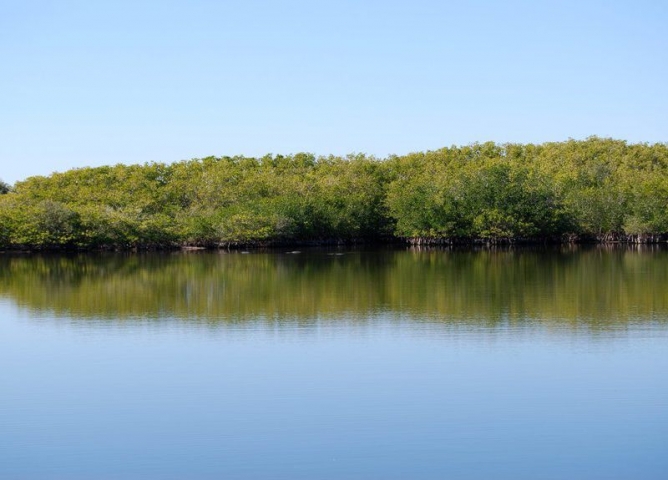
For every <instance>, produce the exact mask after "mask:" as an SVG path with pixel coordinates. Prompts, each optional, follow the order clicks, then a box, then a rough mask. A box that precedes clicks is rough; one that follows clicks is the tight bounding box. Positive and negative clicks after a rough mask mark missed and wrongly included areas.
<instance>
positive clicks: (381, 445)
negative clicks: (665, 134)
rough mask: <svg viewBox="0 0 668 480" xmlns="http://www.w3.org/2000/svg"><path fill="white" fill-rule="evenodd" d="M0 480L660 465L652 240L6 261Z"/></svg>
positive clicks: (659, 280)
mask: <svg viewBox="0 0 668 480" xmlns="http://www.w3.org/2000/svg"><path fill="white" fill-rule="evenodd" d="M0 366H1V367H2V368H1V369H0V478H2V479H4V478H7V479H15V478H20V479H24V478H25V479H33V478H35V479H84V478H85V479H89V478H104V479H117V478H118V479H134V478H160V479H162V478H168V479H169V478H174V479H176V478H179V479H180V478H226V479H251V478H253V479H255V478H262V479H307V478H308V479H312V478H318V479H368V478H383V479H393V478H396V479H406V478H415V479H442V478H453V479H478V478H497V479H499V478H501V479H505V478H508V479H524V478H526V479H536V478H540V479H580V478H582V479H637V478H643V479H664V478H668V447H666V445H668V382H667V381H666V373H665V372H666V371H668V252H666V251H664V250H651V249H648V250H641V251H635V250H628V249H607V250H606V249H601V248H598V249H594V248H592V249H571V250H532V249H523V250H510V251H477V252H476V251H454V252H453V251H444V250H439V251H349V250H311V251H306V250H305V251H303V252H301V253H298V254H292V253H291V254H287V253H284V252H272V253H250V254H241V253H178V254H150V255H119V254H108V255H78V256H7V255H5V256H0Z"/></svg>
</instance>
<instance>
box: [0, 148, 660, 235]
mask: <svg viewBox="0 0 668 480" xmlns="http://www.w3.org/2000/svg"><path fill="white" fill-rule="evenodd" d="M0 193H2V194H1V195H0V247H2V248H7V247H9V248H16V247H32V248H62V247H66V248H141V247H165V246H173V245H178V244H193V245H207V246H217V245H225V244H241V243H244V244H252V243H263V244H264V243H270V242H277V241H281V242H285V241H288V242H289V241H322V240H326V241H332V240H348V241H355V240H359V239H378V238H384V237H386V236H389V235H395V236H398V237H424V238H429V239H443V238H486V239H498V238H538V237H546V236H558V235H562V234H577V235H585V236H587V235H596V236H600V235H607V234H610V233H613V234H630V235H647V234H657V233H666V232H668V146H667V145H664V144H656V145H646V144H637V145H627V144H626V142H622V141H617V140H610V139H600V138H596V137H592V138H589V139H587V140H585V141H574V140H570V141H568V142H562V143H546V144H542V145H520V144H507V145H499V144H495V143H492V142H487V143H482V144H472V145H468V146H464V147H450V148H443V149H440V150H436V151H429V152H423V153H412V154H409V155H405V156H392V157H390V158H388V159H386V160H384V161H379V160H377V159H375V158H372V157H367V156H365V155H362V154H355V155H349V156H347V157H334V156H330V157H316V156H314V155H313V154H310V153H298V154H295V155H288V156H282V155H266V156H264V157H262V158H259V159H257V158H248V157H241V156H239V157H207V158H204V159H193V160H188V161H183V162H178V163H175V164H171V165H166V164H161V163H147V164H144V165H134V166H127V165H116V166H109V167H98V168H82V169H76V170H70V171H67V172H64V173H55V174H52V175H51V176H49V177H31V178H29V179H27V180H25V181H23V182H18V183H17V184H16V185H15V187H14V188H13V189H12V188H9V186H8V185H6V184H4V183H2V182H0Z"/></svg>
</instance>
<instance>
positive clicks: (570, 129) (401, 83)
mask: <svg viewBox="0 0 668 480" xmlns="http://www.w3.org/2000/svg"><path fill="white" fill-rule="evenodd" d="M590 135H598V136H604V137H614V138H619V139H624V140H628V141H631V142H651V143H653V142H666V141H668V1H665V0H634V1H630V0H627V1H614V0H612V1H591V0H580V1H571V0H559V1H550V0H546V1H535V0H527V1H519V0H506V1H503V2H501V1H464V0H460V1H446V0H442V1H428V0H411V1H391V0H383V1H375V0H373V1H364V0H356V1H353V0H332V1H329V0H326V1H317V0H304V1H296V0H280V1H254V0H244V1H242V0H239V1H223V0H220V1H206V0H199V1H198V0H190V1H185V0H184V1H179V2H177V1H168V0H165V1H162V0H161V1H157V0H156V1H150V0H146V1H142V0H131V1H124V0H113V1H112V0H108V1H93V0H82V1H68V0H53V1H46V0H45V1H31V0H0V178H1V179H3V180H5V181H6V182H8V183H14V182H15V181H17V180H21V179H24V178H26V177H28V176H31V175H48V174H50V173H51V172H53V171H64V170H67V169H70V168H74V167H83V166H97V165H103V164H116V163H144V162H147V161H159V162H173V161H177V160H182V159H187V158H193V157H203V156H208V155H236V154H243V155H248V156H257V155H264V154H266V153H283V154H288V153H295V152H300V151H307V152H313V153H315V154H318V155H327V154H346V153H351V152H365V153H369V154H373V155H376V156H380V157H384V156H386V155H387V154H390V153H396V154H402V153H407V152H410V151H418V150H429V149H437V148H440V147H443V146H448V145H452V144H457V145H460V144H468V143H471V142H475V141H481V142H482V141H487V140H494V141H497V142H544V141H561V140H566V139H568V138H576V139H581V138H586V137H588V136H590Z"/></svg>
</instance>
